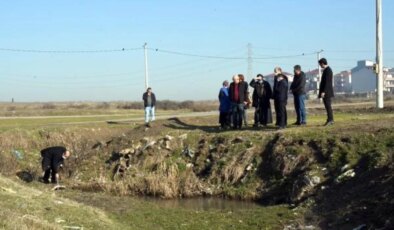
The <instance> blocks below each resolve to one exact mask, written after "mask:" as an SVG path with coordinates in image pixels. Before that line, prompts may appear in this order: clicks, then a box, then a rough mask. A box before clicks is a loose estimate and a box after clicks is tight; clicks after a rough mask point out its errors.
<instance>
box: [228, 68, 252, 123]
mask: <svg viewBox="0 0 394 230" xmlns="http://www.w3.org/2000/svg"><path fill="white" fill-rule="evenodd" d="M229 94H230V100H231V113H232V120H233V129H241V128H242V119H243V115H244V110H245V105H246V104H247V97H248V84H246V83H245V82H241V81H240V79H239V76H238V75H234V77H233V82H232V83H231V84H230V92H229Z"/></svg>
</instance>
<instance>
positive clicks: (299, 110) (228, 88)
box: [219, 58, 334, 129]
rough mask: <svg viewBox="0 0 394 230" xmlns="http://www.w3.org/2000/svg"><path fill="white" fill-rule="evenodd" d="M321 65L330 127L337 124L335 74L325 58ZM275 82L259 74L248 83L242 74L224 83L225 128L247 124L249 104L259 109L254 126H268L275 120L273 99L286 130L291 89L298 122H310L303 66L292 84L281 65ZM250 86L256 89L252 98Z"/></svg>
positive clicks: (322, 91)
mask: <svg viewBox="0 0 394 230" xmlns="http://www.w3.org/2000/svg"><path fill="white" fill-rule="evenodd" d="M319 65H320V66H321V67H322V68H323V75H322V79H321V82H320V87H319V93H318V95H319V98H322V99H323V102H324V106H325V108H326V111H327V121H326V123H325V125H326V126H328V125H333V124H334V117H333V112H332V107H331V98H332V97H334V91H333V85H332V78H333V73H332V70H331V68H330V67H329V66H328V63H327V60H326V59H325V58H322V59H320V60H319ZM274 74H275V76H274V83H273V87H272V88H271V84H270V83H269V82H268V81H266V79H265V78H264V76H263V75H262V74H258V75H257V76H256V77H255V78H254V79H252V80H251V81H250V83H249V84H247V83H246V82H245V80H244V76H243V75H242V74H237V75H234V76H233V81H232V83H231V84H229V82H228V81H224V82H223V87H222V88H221V89H220V91H219V102H220V107H219V110H220V115H219V123H220V127H221V128H222V129H228V128H233V129H241V128H242V125H243V124H246V123H245V122H246V121H245V120H246V111H245V110H246V109H247V108H248V106H249V104H251V105H252V106H253V107H254V108H255V113H254V127H256V128H258V127H261V126H263V127H265V126H267V125H268V124H271V123H273V119H272V111H271V99H273V101H274V109H275V115H276V123H275V125H276V127H278V129H284V128H286V127H287V109H286V106H287V101H288V93H289V91H290V92H291V93H292V94H293V97H294V109H295V113H296V115H297V120H296V122H295V123H294V125H299V126H303V125H306V124H307V113H306V108H305V100H306V88H305V86H306V76H305V73H304V72H303V71H302V69H301V66H300V65H295V66H294V79H293V82H292V83H291V84H290V86H289V80H288V77H287V76H286V75H284V74H283V73H282V69H281V68H280V67H276V68H275V69H274ZM249 86H250V87H251V88H253V89H254V91H253V94H252V100H250V99H249Z"/></svg>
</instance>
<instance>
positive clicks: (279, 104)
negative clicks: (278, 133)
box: [273, 67, 289, 129]
mask: <svg viewBox="0 0 394 230" xmlns="http://www.w3.org/2000/svg"><path fill="white" fill-rule="evenodd" d="M288 91H289V86H288V81H287V77H286V76H285V75H283V74H282V69H281V68H280V67H276V68H275V83H274V93H273V94H274V104H275V113H276V125H277V126H278V128H279V129H284V128H286V125H287V112H286V105H287V93H288Z"/></svg>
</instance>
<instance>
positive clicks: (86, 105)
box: [67, 103, 89, 109]
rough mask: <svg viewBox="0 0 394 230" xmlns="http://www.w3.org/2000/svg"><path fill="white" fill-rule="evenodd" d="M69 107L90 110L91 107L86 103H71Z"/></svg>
mask: <svg viewBox="0 0 394 230" xmlns="http://www.w3.org/2000/svg"><path fill="white" fill-rule="evenodd" d="M67 107H68V108H70V109H86V108H89V105H88V104H86V103H70V104H68V105H67Z"/></svg>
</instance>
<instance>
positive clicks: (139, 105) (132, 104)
mask: <svg viewBox="0 0 394 230" xmlns="http://www.w3.org/2000/svg"><path fill="white" fill-rule="evenodd" d="M116 108H118V109H143V108H144V105H143V104H142V103H141V102H128V103H122V104H119V105H117V106H116Z"/></svg>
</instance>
